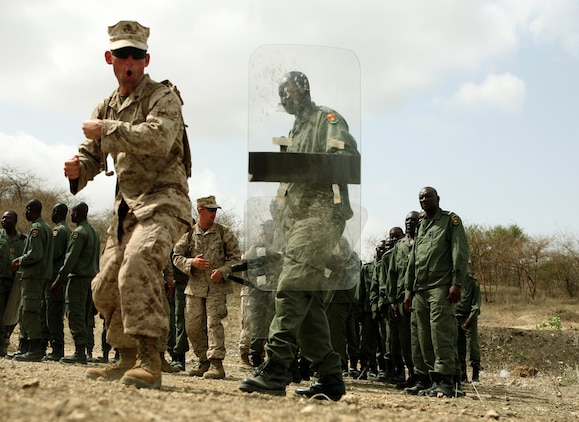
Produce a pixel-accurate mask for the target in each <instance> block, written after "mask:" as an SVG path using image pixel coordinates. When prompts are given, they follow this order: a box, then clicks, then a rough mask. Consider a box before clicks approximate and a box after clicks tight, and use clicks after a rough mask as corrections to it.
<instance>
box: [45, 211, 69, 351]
mask: <svg viewBox="0 0 579 422" xmlns="http://www.w3.org/2000/svg"><path fill="white" fill-rule="evenodd" d="M66 214H68V207H67V206H66V205H65V204H56V205H55V206H54V207H53V208H52V222H53V223H54V224H55V226H54V227H53V228H52V237H53V243H54V248H53V253H52V279H51V281H50V282H49V283H47V284H46V286H45V289H44V301H43V307H44V311H45V313H46V319H45V324H44V326H43V335H42V338H43V341H48V340H50V346H51V347H52V351H51V352H50V353H49V354H48V355H46V356H45V357H44V359H43V360H55V361H58V360H60V359H61V358H62V357H63V356H64V291H65V289H66V285H64V286H63V288H61V289H57V290H55V291H51V290H50V286H51V284H52V282H53V281H54V280H55V279H56V277H57V275H58V270H60V267H62V264H64V256H65V255H66V249H67V246H68V240H69V239H70V235H71V233H72V231H71V230H70V227H69V226H68V224H67V223H66ZM43 347H44V344H43Z"/></svg>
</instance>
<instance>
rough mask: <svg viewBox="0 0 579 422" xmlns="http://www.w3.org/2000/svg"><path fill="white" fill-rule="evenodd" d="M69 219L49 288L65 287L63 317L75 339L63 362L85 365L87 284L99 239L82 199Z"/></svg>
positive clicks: (96, 261) (89, 307) (94, 271)
mask: <svg viewBox="0 0 579 422" xmlns="http://www.w3.org/2000/svg"><path fill="white" fill-rule="evenodd" d="M71 214H72V222H73V223H76V225H77V226H76V228H75V229H74V231H73V232H72V235H71V236H70V242H69V243H68V247H67V248H66V255H65V258H64V262H63V264H62V267H60V269H59V271H58V275H57V276H56V278H55V280H54V282H53V283H52V286H51V291H56V290H60V289H64V290H65V300H66V317H67V319H68V327H69V329H70V334H71V335H72V338H73V340H74V347H75V351H74V353H73V354H72V355H71V356H68V357H63V358H62V359H61V360H60V361H61V362H63V363H83V364H86V362H87V356H86V350H87V348H88V347H90V348H91V350H92V344H91V341H90V340H89V336H90V334H89V330H92V326H93V325H94V322H93V324H90V323H89V319H90V318H92V319H93V321H94V315H93V313H92V299H91V293H90V284H91V281H92V280H93V278H94V276H95V275H96V274H97V273H98V271H99V257H100V238H99V235H98V233H97V232H96V230H95V229H94V228H93V227H92V226H91V225H90V224H89V222H88V221H87V214H88V206H87V205H86V204H85V203H84V202H81V203H80V204H78V205H76V206H75V207H74V208H73V209H72V212H71Z"/></svg>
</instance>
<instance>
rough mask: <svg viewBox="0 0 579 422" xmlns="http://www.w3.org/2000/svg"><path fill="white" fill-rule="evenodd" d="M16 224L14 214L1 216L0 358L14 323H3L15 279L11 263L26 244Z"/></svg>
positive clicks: (20, 253)
mask: <svg viewBox="0 0 579 422" xmlns="http://www.w3.org/2000/svg"><path fill="white" fill-rule="evenodd" d="M17 222H18V215H17V214H16V212H14V211H6V212H5V213H4V214H2V228H1V229H0V357H4V356H6V348H7V346H8V344H9V342H10V335H11V334H12V330H13V329H14V325H15V322H14V323H13V322H12V321H9V322H5V321H4V314H5V312H6V310H7V305H8V300H9V299H10V294H11V292H12V287H13V286H14V278H15V277H16V271H14V270H13V269H12V261H13V260H14V259H15V258H17V257H19V256H20V255H22V251H23V250H24V244H25V243H26V235H25V234H24V233H20V232H19V231H18V230H16V223H17ZM13 300H14V298H13ZM7 319H10V320H12V319H13V318H10V317H9V318H7ZM5 324H6V325H5Z"/></svg>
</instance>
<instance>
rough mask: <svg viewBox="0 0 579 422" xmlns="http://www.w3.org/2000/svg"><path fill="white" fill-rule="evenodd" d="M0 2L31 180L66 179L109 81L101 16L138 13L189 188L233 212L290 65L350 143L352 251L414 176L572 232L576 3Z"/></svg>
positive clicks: (18, 153) (247, 191) (2, 133)
mask: <svg viewBox="0 0 579 422" xmlns="http://www.w3.org/2000/svg"><path fill="white" fill-rule="evenodd" d="M2 3H3V4H2V13H0V54H1V57H2V58H3V60H2V66H1V67H0V147H1V151H2V152H1V153H0V166H6V165H8V166H11V167H12V168H16V169H20V170H23V171H30V172H32V173H34V174H36V175H38V177H39V178H41V179H42V180H43V181H45V183H46V186H49V187H52V188H57V189H63V190H67V188H68V184H67V181H66V179H65V178H64V176H63V170H62V167H63V162H64V160H65V159H67V158H69V157H71V156H72V155H74V154H75V153H76V150H77V147H78V144H80V143H81V142H82V141H83V136H82V131H81V125H82V121H83V120H85V119H88V118H89V117H90V114H91V112H92V110H93V108H94V107H95V105H96V104H97V103H98V102H99V101H101V100H102V99H104V98H105V97H107V96H108V95H109V94H110V93H111V92H112V91H113V90H114V89H115V88H116V86H117V84H116V80H115V78H114V75H113V73H112V69H111V67H110V66H108V65H107V64H106V63H105V61H104V52H105V51H106V50H107V48H108V34H107V27H108V26H109V25H114V24H115V23H116V22H118V21H119V20H137V21H139V22H140V23H141V24H143V25H145V26H148V27H150V28H151V35H150V38H149V52H150V54H151V63H150V65H149V67H148V69H147V72H148V73H149V74H150V75H151V77H152V78H153V79H155V80H159V81H160V80H163V79H170V80H171V81H172V82H173V83H175V84H176V85H177V86H178V88H179V90H180V91H181V95H182V97H183V99H184V101H185V104H184V106H183V114H184V118H185V122H186V123H187V124H188V134H189V139H190V142H191V147H192V154H193V177H192V178H191V179H190V183H189V185H190V196H191V198H192V199H193V200H194V199H195V198H197V197H201V196H207V195H210V194H213V195H216V197H217V200H218V202H219V203H220V205H222V207H223V208H224V209H225V210H227V211H228V212H233V213H236V214H237V215H239V216H240V218H243V215H244V209H245V208H246V204H248V203H249V202H248V198H254V197H255V196H256V195H260V194H262V192H258V190H256V189H255V187H256V184H249V183H248V177H247V166H248V164H247V155H248V154H247V153H248V150H249V151H252V150H253V151H260V150H272V149H271V148H272V141H271V140H272V138H273V137H278V136H285V135H287V132H288V131H289V129H290V128H291V124H292V117H291V116H289V115H287V114H285V113H283V112H281V111H279V109H278V102H279V99H278V98H277V81H278V80H279V78H280V77H281V76H282V75H283V74H284V73H285V72H287V71H290V70H300V71H303V72H304V73H306V74H307V75H308V76H309V77H310V85H311V93H312V99H313V100H314V101H315V102H316V103H317V104H320V105H326V106H328V107H331V108H333V109H335V110H337V111H338V112H339V113H340V114H341V115H342V116H343V117H344V119H345V120H346V121H347V122H348V124H349V125H350V130H351V132H352V133H353V134H354V136H355V137H356V140H357V142H358V146H359V150H360V152H361V155H362V183H361V185H359V186H350V188H351V190H352V191H353V192H354V193H355V195H354V198H355V200H356V202H357V204H356V206H357V209H360V210H361V211H360V215H361V216H362V217H361V221H362V222H363V228H362V230H361V235H360V236H361V242H360V245H361V249H362V255H363V258H364V257H365V258H368V257H367V252H364V250H365V249H367V244H368V243H369V242H371V241H372V240H376V239H382V238H384V237H385V236H386V233H387V232H388V230H389V229H390V228H391V227H393V226H402V227H403V223H404V217H405V216H406V214H407V213H408V212H409V211H411V210H419V207H420V206H419V203H418V192H419V191H420V189H421V188H423V187H425V186H433V187H435V188H436V189H437V190H438V193H439V195H440V198H441V201H440V205H441V208H443V209H444V210H449V211H454V212H455V213H457V214H458V215H459V216H460V217H461V218H462V219H463V221H464V222H465V223H466V224H479V225H482V226H489V227H490V226H495V225H510V224H517V225H518V226H520V227H521V228H522V229H523V230H524V231H525V232H526V233H527V234H529V235H532V236H547V235H551V234H556V233H560V232H572V233H575V232H577V227H576V223H575V219H574V218H573V217H572V216H573V214H572V213H571V214H568V213H570V212H572V211H573V210H574V209H575V210H576V209H578V208H579V195H577V191H576V189H577V185H578V182H579V166H578V165H577V164H576V159H577V158H576V157H577V156H578V155H579V145H578V143H577V142H576V137H577V134H578V133H579V119H577V99H578V98H579V77H578V76H577V75H578V72H577V71H578V70H579V66H578V65H579V2H576V1H574V0H543V1H541V0H496V1H482V0H430V1H419V0H406V1H403V2H402V1H394V0H365V1H360V0H357V1H345V0H343V1H340V0H334V1H328V0H296V1H292V2H287V1H286V2H281V1H272V0H244V1H227V0H223V1H220V2H217V3H216V2H207V1H192V0H169V1H161V0H156V1H151V0H135V1H133V0H123V1H119V0H114V1H112V0H98V1H96V0H83V1H75V0H24V1H19V2H9V1H3V2H2ZM114 183H115V178H114V177H106V176H105V175H104V174H101V175H99V176H97V177H96V179H95V180H94V181H93V182H92V183H91V184H90V185H89V186H88V187H87V188H86V189H85V190H83V191H82V192H81V194H80V195H81V198H82V199H83V200H85V201H86V202H87V203H88V204H89V206H90V207H91V210H105V209H108V208H111V207H112V203H113V196H114ZM69 200H70V202H71V203H72V202H74V201H78V198H74V197H72V195H71V196H70V197H69ZM570 216H571V218H570ZM370 250H371V249H370ZM365 255H366V256H365Z"/></svg>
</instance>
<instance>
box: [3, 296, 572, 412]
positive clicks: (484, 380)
mask: <svg viewBox="0 0 579 422" xmlns="http://www.w3.org/2000/svg"><path fill="white" fill-rule="evenodd" d="M230 302H231V303H230V304H229V309H230V316H229V317H228V319H227V320H226V330H227V334H228V338H229V341H228V347H229V350H228V356H227V359H226V361H225V369H226V373H227V377H226V379H225V380H205V379H199V378H192V377H189V376H187V375H185V373H178V374H164V376H163V387H162V389H161V390H160V391H159V390H138V389H136V388H134V387H127V386H124V385H122V384H120V383H118V382H114V383H108V382H104V381H91V380H88V379H85V376H84V371H85V370H86V366H83V365H65V364H60V363H53V362H40V363H25V362H14V361H12V360H8V359H0V418H1V419H2V420H6V421H8V420H10V421H40V420H42V421H60V420H65V421H109V420H112V421H116V420H123V421H140V422H145V421H165V420H171V421H186V420H195V421H213V420H224V421H252V422H253V421H277V420H297V419H300V420H304V421H308V420H311V421H358V420H361V421H364V420H368V421H375V420H379V419H382V420H405V421H429V422H435V421H469V420H479V419H481V418H488V419H497V420H545V421H564V420H579V367H578V365H579V306H577V305H578V302H577V301H574V302H573V301H569V302H568V303H561V302H560V301H559V302H550V303H546V302H545V301H541V303H540V304H539V303H533V304H529V305H525V306H520V305H518V306H512V305H510V306H507V305H493V304H485V305H484V308H483V315H482V317H481V321H480V326H481V343H482V352H483V367H484V370H483V372H482V373H481V378H480V382H478V383H473V384H471V383H467V384H465V385H464V390H465V391H466V393H467V395H466V397H464V398H459V399H446V398H427V397H414V396H408V395H406V394H404V393H401V392H400V391H399V390H396V389H395V388H393V387H392V386H391V385H388V384H383V383H379V382H376V381H363V380H353V379H351V378H347V379H346V388H347V394H346V396H344V397H343V398H342V400H341V401H339V402H323V401H322V402H321V401H309V400H305V399H297V398H294V397H293V390H294V389H295V388H296V385H295V384H292V385H290V386H289V387H288V390H287V396H286V397H271V396H266V395H260V394H256V393H253V394H246V393H242V392H241V391H240V390H239V389H238V385H239V381H240V380H241V379H243V378H244V377H247V376H249V375H250V374H249V371H247V370H244V369H241V368H239V367H238V366H237V363H238V360H239V355H238V350H237V339H238V333H239V300H238V296H235V295H232V296H231V300H230ZM553 316H559V317H560V321H561V329H558V328H557V327H556V326H554V325H552V324H550V323H549V320H550V318H552V317H553ZM551 322H553V321H551ZM97 335H98V333H97ZM15 338H16V337H15ZM97 339H98V337H97ZM13 343H14V342H13ZM97 343H98V340H97ZM14 346H15V345H14V344H13V345H11V346H10V347H9V351H11V350H14ZM71 352H72V346H71V347H69V348H67V353H71ZM188 358H192V354H190V355H188ZM89 365H90V364H89ZM95 365H96V364H95ZM193 365H194V364H193V363H188V366H189V368H192V367H193ZM533 373H535V375H531V376H524V377H523V376H521V375H528V374H533ZM302 385H306V383H305V382H302Z"/></svg>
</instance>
